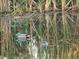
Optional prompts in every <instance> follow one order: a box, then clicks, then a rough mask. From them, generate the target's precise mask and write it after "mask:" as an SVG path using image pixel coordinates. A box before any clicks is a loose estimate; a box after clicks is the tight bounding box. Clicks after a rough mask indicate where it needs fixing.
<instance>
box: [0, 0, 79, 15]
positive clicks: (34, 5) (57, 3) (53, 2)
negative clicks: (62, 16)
mask: <svg viewBox="0 0 79 59" xmlns="http://www.w3.org/2000/svg"><path fill="white" fill-rule="evenodd" d="M78 6H79V1H78V0H0V13H1V14H5V13H11V14H14V15H15V14H24V13H34V12H38V13H43V12H44V13H45V12H50V11H54V12H55V11H61V12H64V11H72V12H73V11H75V12H77V11H78V10H79V7H78Z"/></svg>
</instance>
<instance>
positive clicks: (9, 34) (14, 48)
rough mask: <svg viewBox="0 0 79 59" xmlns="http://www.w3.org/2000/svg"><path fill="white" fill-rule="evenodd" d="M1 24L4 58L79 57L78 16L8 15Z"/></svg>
mask: <svg viewBox="0 0 79 59" xmlns="http://www.w3.org/2000/svg"><path fill="white" fill-rule="evenodd" d="M0 21H1V22H0V23H1V24H0V33H1V34H0V50H1V51H0V52H1V54H0V55H1V58H3V57H6V58H7V59H78V58H79V14H78V13H63V14H62V13H61V12H56V13H46V14H31V15H24V16H14V17H13V16H5V17H0ZM18 33H20V36H19V35H18ZM18 37H19V38H18Z"/></svg>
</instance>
